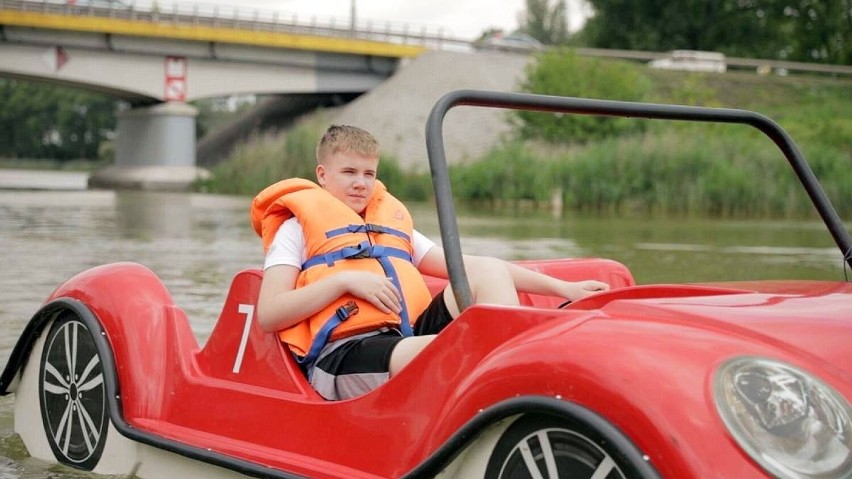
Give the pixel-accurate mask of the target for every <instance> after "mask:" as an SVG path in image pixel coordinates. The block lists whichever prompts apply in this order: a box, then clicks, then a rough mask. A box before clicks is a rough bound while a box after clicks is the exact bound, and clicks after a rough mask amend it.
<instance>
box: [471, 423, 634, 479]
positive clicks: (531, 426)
mask: <svg viewBox="0 0 852 479" xmlns="http://www.w3.org/2000/svg"><path fill="white" fill-rule="evenodd" d="M596 436H597V435H596V434H594V432H592V431H589V430H587V429H586V428H584V427H582V426H580V425H578V424H573V423H571V422H569V421H566V420H561V419H558V418H553V417H547V416H525V417H521V418H520V419H518V420H517V421H515V422H514V423H513V424H512V425H511V426H509V428H508V429H507V430H506V432H504V433H503V435H502V436H501V437H500V440H499V441H498V442H497V445H496V446H495V447H494V450H493V452H492V454H491V458H490V459H489V461H488V467H487V469H486V472H485V477H486V478H487V479H527V478H530V479H532V478H542V479H545V478H546V479H557V478H565V477H570V478H572V479H627V478H628V477H632V476H628V475H625V473H624V472H622V467H620V466H619V464H618V462H617V460H616V458H615V457H613V455H612V453H611V452H609V451H607V450H606V449H604V447H602V446H601V445H600V444H601V443H602V441H600V440H598V437H596Z"/></svg>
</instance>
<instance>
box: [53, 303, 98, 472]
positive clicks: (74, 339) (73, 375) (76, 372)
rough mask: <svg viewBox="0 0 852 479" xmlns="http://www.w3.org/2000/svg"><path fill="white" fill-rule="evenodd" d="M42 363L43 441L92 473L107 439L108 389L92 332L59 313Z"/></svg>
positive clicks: (74, 318) (64, 460) (61, 458)
mask: <svg viewBox="0 0 852 479" xmlns="http://www.w3.org/2000/svg"><path fill="white" fill-rule="evenodd" d="M40 366H41V367H40V372H39V402H40V404H41V419H42V423H43V425H44V432H45V435H46V436H47V442H48V443H49V444H50V448H51V449H52V450H53V454H54V456H55V457H56V459H57V460H58V461H59V462H60V463H62V464H66V465H69V466H72V467H75V468H78V469H84V470H87V471H91V470H92V469H94V468H95V466H96V465H97V464H98V461H99V460H100V458H101V454H102V453H103V449H104V444H105V443H106V439H107V426H108V424H109V416H108V414H107V403H106V400H107V396H106V394H107V392H106V386H105V384H104V371H103V363H102V361H101V358H100V356H99V355H98V351H97V349H96V347H95V342H94V339H93V337H92V333H91V331H89V329H88V328H87V327H86V325H85V323H83V321H82V320H81V319H80V318H78V317H77V315H76V314H74V313H72V312H70V311H65V312H62V313H60V314H58V315H57V318H56V320H55V321H54V323H53V326H51V328H50V332H49V333H48V334H47V338H46V340H45V343H44V351H43V352H42V357H41V365H40Z"/></svg>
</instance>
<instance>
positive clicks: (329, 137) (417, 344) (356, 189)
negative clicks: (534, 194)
mask: <svg viewBox="0 0 852 479" xmlns="http://www.w3.org/2000/svg"><path fill="white" fill-rule="evenodd" d="M316 156H317V167H316V176H317V183H318V184H319V187H317V185H315V184H313V183H311V182H309V181H307V180H301V179H291V180H284V181H281V182H279V183H276V184H275V185H272V186H270V187H269V188H267V189H265V190H264V191H263V192H261V193H260V194H258V196H257V197H256V198H255V200H254V202H253V204H252V221H253V225H254V227H255V230H256V231H257V232H258V234H260V235H261V236H262V237H263V240H264V247H265V248H266V249H267V256H266V261H265V264H264V278H263V281H262V283H261V288H260V295H259V298H258V307H257V308H258V309H257V314H258V321H259V323H260V325H261V327H262V328H263V329H264V330H266V331H270V332H271V331H277V332H279V337H280V338H281V340H282V341H284V342H286V343H287V344H288V346H289V347H290V349H291V350H292V351H293V352H294V354H295V355H296V357H297V359H298V360H299V361H300V363H301V364H302V365H303V367H305V370H306V373H307V375H308V379H309V380H310V382H311V384H312V385H313V386H314V388H315V389H316V390H317V392H319V394H320V395H322V396H323V397H324V398H326V399H346V398H351V397H354V396H357V395H360V394H363V393H365V392H367V391H370V390H371V389H374V388H375V387H377V386H379V385H380V384H382V383H384V382H385V381H387V380H388V378H389V377H391V376H393V375H395V374H397V373H398V372H399V371H400V370H401V369H402V368H403V367H405V365H406V364H408V363H409V362H410V361H411V360H412V359H413V358H414V357H415V356H416V355H417V354H418V353H419V352H420V351H422V350H423V349H424V348H425V347H426V346H427V345H428V344H429V343H430V342H431V341H432V340H433V339H434V337H435V335H436V334H437V333H438V332H440V331H441V330H442V329H443V328H444V327H445V326H446V325H447V324H449V322H450V321H452V320H453V319H454V318H455V317H457V316H458V315H459V314H460V312H459V309H458V306H457V305H456V302H455V298H454V296H453V294H452V291H451V290H450V287H449V286H448V287H447V288H446V289H445V290H444V291H443V292H442V293H440V294H438V295H436V296H435V298H429V294H428V290H427V289H426V286H425V283H424V281H423V279H422V276H421V274H426V275H431V276H436V277H440V278H447V266H446V263H445V260H444V252H443V249H442V248H440V247H439V246H437V245H436V244H435V243H434V242H432V241H430V240H429V239H427V238H426V237H424V236H423V235H421V234H420V233H418V232H417V231H416V230H414V228H413V224H412V221H411V217H410V215H409V213H408V211H407V210H406V209H405V206H404V205H402V203H400V202H399V201H398V200H396V198H394V197H393V196H391V195H390V194H389V193H387V191H386V190H385V188H384V185H382V184H381V183H380V182H378V181H377V180H376V175H377V171H378V164H379V146H378V142H377V141H376V140H375V138H373V136H372V135H370V134H369V133H367V132H366V131H364V130H361V129H359V128H355V127H351V126H337V125H333V126H331V127H330V128H329V129H328V131H326V133H325V135H323V137H322V139H321V140H320V141H319V144H318V145H317V154H316ZM464 263H465V271H466V273H467V275H468V280H469V282H470V286H471V293H472V296H473V300H474V302H476V303H489V304H503V305H517V304H518V295H517V292H518V291H519V290H520V291H524V292H528V293H538V294H547V295H553V296H559V297H564V298H568V299H571V300H577V299H580V298H583V297H585V296H588V295H590V294H593V293H595V292H599V291H606V290H607V289H608V288H609V286H608V285H607V284H606V283H602V282H600V281H591V280H590V281H580V282H566V281H562V280H559V279H556V278H553V277H550V276H546V275H543V274H540V273H537V272H534V271H531V270H528V269H525V268H522V267H520V266H517V265H514V264H512V263H508V262H506V261H503V260H499V259H496V258H488V257H481V256H470V255H465V256H464Z"/></svg>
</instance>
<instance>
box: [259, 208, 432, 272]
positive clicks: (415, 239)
mask: <svg viewBox="0 0 852 479" xmlns="http://www.w3.org/2000/svg"><path fill="white" fill-rule="evenodd" d="M411 243H412V246H414V255H413V257H412V260H413V261H414V266H417V265H419V264H420V260H422V259H423V257H424V256H426V253H428V252H429V250H430V249H432V247H434V246H435V242H434V241H432V240H430V239H429V238H427V237H425V236H423V235H422V234H420V233H419V232H417V230H414V234H413V235H412V238H411ZM307 259H308V258H307V252H306V251H305V235H304V233H303V232H302V225H301V223H299V220H298V219H296V218H295V217H293V218H290V219H288V220H287V221H285V222H284V223H282V224H281V227H280V228H278V232H277V233H275V238H274V239H273V240H272V244H271V245H270V246H269V251H268V252H267V253H266V261H265V262H264V264H263V269H264V270H266V269H267V268H270V267H272V266H278V265H281V264H288V265H290V266H295V267H297V268H299V269H302V264H303V263H304V262H305V261H306V260H307Z"/></svg>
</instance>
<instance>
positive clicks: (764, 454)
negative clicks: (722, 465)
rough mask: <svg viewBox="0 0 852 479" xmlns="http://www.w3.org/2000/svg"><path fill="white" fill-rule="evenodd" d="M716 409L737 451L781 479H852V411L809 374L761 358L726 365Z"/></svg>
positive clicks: (721, 372)
mask: <svg viewBox="0 0 852 479" xmlns="http://www.w3.org/2000/svg"><path fill="white" fill-rule="evenodd" d="M713 397H714V399H715V401H716V409H717V410H718V411H719V415H720V416H722V420H723V421H724V423H725V425H726V426H727V427H728V429H729V430H730V432H731V434H732V435H733V436H734V438H735V439H736V440H737V442H738V443H739V444H740V446H741V447H742V448H743V449H744V450H745V451H746V452H747V453H748V454H749V455H750V456H751V457H752V458H753V459H754V460H755V461H757V462H758V464H760V465H761V466H762V467H763V468H764V469H766V470H767V471H769V472H770V473H772V474H773V475H775V476H777V477H779V478H785V479H786V478H790V479H815V478H820V479H841V478H852V427H850V417H852V408H850V406H849V403H848V402H847V401H846V399H844V398H843V396H841V395H840V394H838V393H837V392H836V391H835V390H834V389H832V388H831V387H830V386H828V385H827V384H825V383H823V382H822V381H820V380H819V379H817V378H815V377H814V376H812V375H811V374H809V373H807V372H805V371H802V370H801V369H798V368H795V367H793V366H791V365H789V364H785V363H781V362H778V361H773V360H769V359H762V358H750V357H741V358H736V359H733V360H730V361H728V362H727V363H725V364H724V365H722V367H721V368H719V370H718V371H717V372H716V377H715V380H714V382H713Z"/></svg>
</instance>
